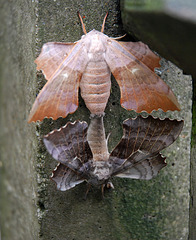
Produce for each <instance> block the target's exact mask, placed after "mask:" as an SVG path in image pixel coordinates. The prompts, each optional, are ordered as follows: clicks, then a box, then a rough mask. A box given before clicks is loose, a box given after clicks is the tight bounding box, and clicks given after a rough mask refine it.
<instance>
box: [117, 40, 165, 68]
mask: <svg viewBox="0 0 196 240" xmlns="http://www.w3.org/2000/svg"><path fill="white" fill-rule="evenodd" d="M118 43H119V44H120V45H122V47H123V48H126V49H127V51H129V52H130V53H131V54H133V55H134V56H135V57H136V58H137V59H138V60H139V61H141V62H142V63H144V64H145V65H146V66H147V67H149V68H150V69H151V70H152V71H154V69H155V68H159V67H160V66H161V65H160V64H159V61H160V57H159V56H157V55H156V54H154V53H153V52H152V51H151V50H150V48H149V47H148V45H146V44H144V43H143V42H118Z"/></svg>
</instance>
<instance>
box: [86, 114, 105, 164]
mask: <svg viewBox="0 0 196 240" xmlns="http://www.w3.org/2000/svg"><path fill="white" fill-rule="evenodd" d="M87 141H88V144H89V146H90V149H91V151H92V154H93V161H107V160H108V158H109V153H108V147H107V140H106V137H105V129H104V124H103V114H102V115H101V116H97V115H93V114H91V122H90V125H89V127H88V132H87Z"/></svg>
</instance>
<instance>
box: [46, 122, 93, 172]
mask: <svg viewBox="0 0 196 240" xmlns="http://www.w3.org/2000/svg"><path fill="white" fill-rule="evenodd" d="M87 128H88V125H87V123H86V122H79V121H76V122H74V123H70V122H69V123H67V124H66V125H65V126H64V127H62V128H60V129H59V130H54V131H52V132H51V133H49V134H48V135H46V136H45V137H44V140H43V141H44V144H45V146H46V148H47V150H48V152H49V153H50V154H51V155H52V157H53V158H54V159H55V160H57V161H59V162H61V163H62V164H64V165H66V166H67V167H69V168H71V169H72V170H75V171H77V170H79V168H80V167H81V166H82V165H83V163H85V162H87V161H88V160H90V159H92V152H91V150H90V147H89V145H88V142H87Z"/></svg>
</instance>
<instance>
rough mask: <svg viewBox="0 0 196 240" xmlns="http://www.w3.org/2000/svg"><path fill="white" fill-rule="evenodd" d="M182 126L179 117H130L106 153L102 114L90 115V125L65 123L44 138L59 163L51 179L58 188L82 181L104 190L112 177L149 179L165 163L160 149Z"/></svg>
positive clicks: (62, 188) (177, 133)
mask: <svg viewBox="0 0 196 240" xmlns="http://www.w3.org/2000/svg"><path fill="white" fill-rule="evenodd" d="M182 128H183V121H182V120H181V121H178V120H170V119H168V118H166V119H164V120H160V119H158V118H157V119H155V118H153V117H152V116H148V117H147V118H143V117H142V116H138V117H137V118H135V119H132V118H129V119H127V120H125V121H124V122H123V136H122V139H121V140H120V142H119V143H118V144H117V146H116V147H115V148H114V149H113V150H112V152H111V153H110V154H109V153H108V148H107V139H106V138H105V130H104V125H103V115H102V116H97V115H91V123H90V126H89V128H88V125H87V123H86V122H80V121H75V122H74V123H70V122H68V123H67V124H66V125H65V126H64V127H62V128H60V129H59V130H54V131H52V132H51V133H49V134H48V135H46V136H45V137H44V140H43V141H44V144H45V146H46V148H47V150H48V152H49V153H50V154H51V155H52V157H53V158H54V159H55V160H57V161H58V162H59V164H58V166H57V168H56V169H55V170H54V171H53V175H52V180H53V181H54V182H55V183H56V185H57V188H58V189H59V190H61V191H66V190H68V189H70V188H73V187H74V186H76V185H77V184H80V183H82V182H84V181H86V182H88V183H89V184H90V185H94V186H102V189H103V187H104V186H105V185H107V184H108V183H110V180H111V178H112V177H124V178H132V179H144V180H149V179H151V178H153V177H155V176H156V175H157V174H158V172H159V171H160V170H161V169H162V168H163V167H165V166H166V162H165V159H166V158H165V157H163V156H162V155H161V153H160V151H161V150H163V149H164V148H166V147H168V146H169V145H170V144H172V143H173V142H174V141H175V140H176V139H177V137H178V136H179V134H180V132H181V130H182ZM110 185H111V184H110Z"/></svg>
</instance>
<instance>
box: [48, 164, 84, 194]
mask: <svg viewBox="0 0 196 240" xmlns="http://www.w3.org/2000/svg"><path fill="white" fill-rule="evenodd" d="M51 179H52V180H53V181H54V182H55V183H56V186H57V189H58V190H60V191H66V190H69V189H70V188H73V187H75V186H76V185H78V184H80V183H82V182H83V181H84V179H82V178H80V177H79V176H78V175H77V174H76V173H75V172H74V171H72V170H71V169H70V168H68V167H66V166H65V165H63V164H61V163H60V164H59V165H58V166H57V167H56V168H55V169H54V171H53V174H52V177H51Z"/></svg>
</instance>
